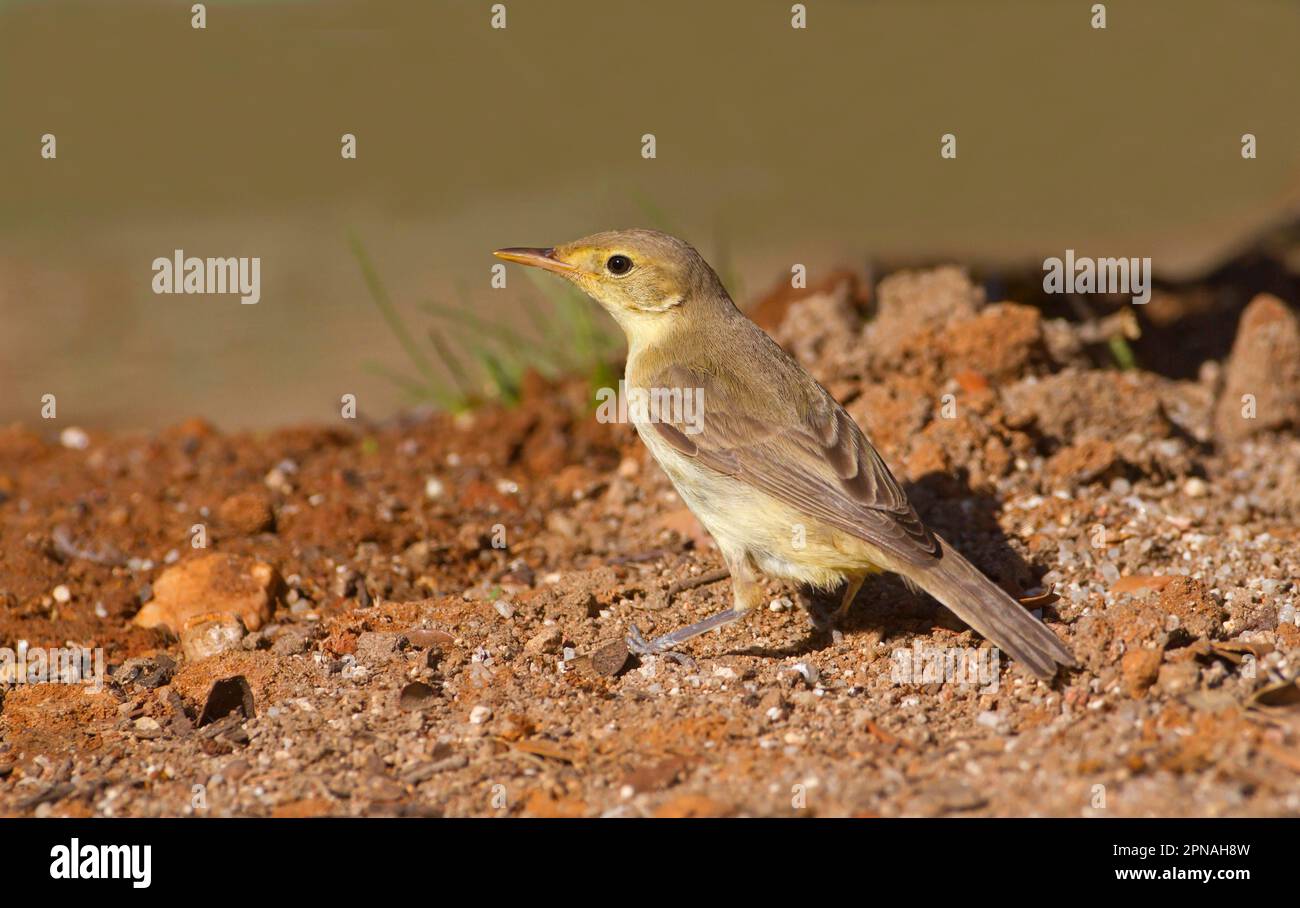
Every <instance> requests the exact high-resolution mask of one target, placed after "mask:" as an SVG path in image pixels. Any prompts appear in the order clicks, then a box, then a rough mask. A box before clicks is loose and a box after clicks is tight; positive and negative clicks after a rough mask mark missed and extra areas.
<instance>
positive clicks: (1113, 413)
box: [1004, 369, 1174, 444]
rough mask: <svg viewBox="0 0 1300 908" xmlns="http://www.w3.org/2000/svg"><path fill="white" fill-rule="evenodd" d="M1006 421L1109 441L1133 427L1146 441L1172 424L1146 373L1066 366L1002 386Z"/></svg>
mask: <svg viewBox="0 0 1300 908" xmlns="http://www.w3.org/2000/svg"><path fill="white" fill-rule="evenodd" d="M1004 404H1005V407H1006V418H1007V425H1009V426H1011V427H1012V428H1020V427H1023V426H1028V425H1037V427H1038V429H1039V430H1040V431H1041V432H1042V433H1043V434H1044V435H1047V436H1049V437H1051V438H1054V439H1056V440H1058V441H1060V442H1061V443H1063V444H1077V443H1078V442H1079V441H1080V440H1081V439H1084V438H1101V439H1106V440H1110V441H1114V440H1116V439H1120V438H1123V437H1124V436H1126V435H1128V434H1129V433H1138V434H1140V435H1141V436H1142V438H1144V439H1146V440H1147V442H1148V443H1149V441H1150V440H1151V439H1156V438H1169V437H1170V436H1171V435H1173V434H1174V426H1173V423H1172V422H1171V421H1170V419H1169V417H1168V415H1166V413H1165V410H1164V406H1163V404H1162V403H1161V400H1160V396H1159V395H1158V394H1157V393H1156V390H1155V388H1154V387H1153V382H1152V377H1151V376H1149V375H1145V374H1138V373H1134V372H1103V371H1099V370H1092V371H1087V372H1084V371H1079V370H1075V369H1067V370H1065V371H1063V372H1058V373H1056V374H1055V375H1049V376H1047V377H1046V378H1041V379H1038V378H1031V379H1027V380H1025V381H1022V382H1018V383H1017V384H1015V385H1012V386H1010V387H1008V388H1006V389H1005V391H1004Z"/></svg>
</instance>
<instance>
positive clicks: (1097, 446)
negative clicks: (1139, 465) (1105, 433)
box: [1046, 438, 1122, 484]
mask: <svg viewBox="0 0 1300 908" xmlns="http://www.w3.org/2000/svg"><path fill="white" fill-rule="evenodd" d="M1046 468H1047V472H1048V475H1050V476H1053V477H1055V478H1056V479H1058V480H1069V481H1071V482H1073V483H1078V484H1087V483H1090V482H1096V481H1098V480H1102V479H1108V478H1112V477H1113V476H1115V475H1118V473H1119V472H1120V471H1121V468H1122V462H1121V461H1120V458H1119V452H1118V451H1116V450H1115V445H1114V444H1112V443H1111V442H1109V441H1106V440H1104V439H1101V438H1089V439H1084V440H1083V441H1080V442H1079V443H1078V444H1073V445H1070V446H1069V447H1065V448H1061V449H1060V450H1059V451H1057V452H1056V453H1055V454H1053V455H1052V456H1051V457H1050V458H1049V459H1048V461H1047V464H1046Z"/></svg>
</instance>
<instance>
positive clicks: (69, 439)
mask: <svg viewBox="0 0 1300 908" xmlns="http://www.w3.org/2000/svg"><path fill="white" fill-rule="evenodd" d="M59 444H61V445H63V446H64V447H65V448H72V449H73V450H74V451H84V450H86V448H88V447H90V436H89V435H87V434H86V432H85V430H83V429H78V428H77V427H76V426H69V427H68V428H66V429H64V430H63V431H62V432H60V433H59Z"/></svg>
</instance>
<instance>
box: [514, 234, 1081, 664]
mask: <svg viewBox="0 0 1300 908" xmlns="http://www.w3.org/2000/svg"><path fill="white" fill-rule="evenodd" d="M494 255H496V256H497V257H498V258H501V259H504V260H506V261H508V262H517V263H519V264H522V265H531V266H533V267H537V268H542V269H544V270H546V271H551V272H554V273H555V274H558V275H560V276H561V277H563V278H565V279H566V280H569V281H571V282H572V283H574V284H575V285H577V286H578V287H579V288H580V289H581V290H583V291H584V292H585V293H587V294H588V295H589V296H591V297H592V298H593V299H594V300H595V301H596V302H597V303H599V304H600V305H601V306H602V307H603V308H604V309H605V310H606V311H607V312H609V314H610V315H612V316H613V317H614V320H615V321H617V322H618V324H619V325H620V327H622V329H623V331H624V333H625V334H626V335H627V342H628V356H627V369H626V375H625V381H626V387H627V388H629V389H639V390H640V391H641V393H642V394H643V395H646V396H653V395H654V394H655V393H656V392H662V396H661V397H660V398H659V399H660V400H665V401H667V400H670V399H676V396H677V395H679V394H682V393H689V394H694V395H697V399H698V400H699V401H700V402H701V403H702V413H701V414H698V415H699V416H700V418H698V419H696V420H693V421H691V422H689V423H688V422H687V421H686V420H685V419H683V418H682V417H681V415H680V414H674V413H673V412H672V410H673V409H674V408H672V407H666V408H662V407H661V408H659V412H654V413H651V414H650V416H651V417H652V418H647V415H646V413H645V412H641V413H640V414H639V416H638V415H636V408H633V409H631V410H629V414H630V416H631V420H630V421H632V422H633V423H634V425H635V426H636V430H637V433H638V434H639V435H640V437H641V440H642V441H643V442H644V443H645V445H646V447H647V448H649V449H650V453H651V454H653V455H654V458H655V460H656V461H658V463H659V466H660V467H661V468H663V471H664V472H665V473H666V474H667V475H668V478H669V479H670V480H672V483H673V485H674V486H675V487H676V489H677V492H678V494H679V495H680V496H681V498H682V500H683V501H684V502H685V503H686V505H687V506H688V507H689V508H690V509H691V511H692V512H693V513H694V514H695V516H696V517H697V518H699V521H700V523H701V524H703V526H704V528H705V529H706V530H708V532H709V533H710V534H711V535H712V536H713V539H714V540H715V541H716V542H717V545H718V549H719V550H720V552H721V554H722V557H723V559H724V560H725V562H726V564H727V567H728V569H729V570H730V573H731V581H732V606H731V608H729V609H727V610H726V611H723V612H720V613H718V614H716V615H713V616H711V617H709V618H706V619H705V620H703V621H700V622H698V623H696V624H692V625H690V626H688V627H683V628H681V629H679V630H676V631H673V632H672V633H669V634H665V635H663V636H661V637H657V638H655V639H653V640H650V641H648V642H647V641H646V640H644V639H643V638H642V637H641V635H640V633H639V632H638V631H637V630H636V627H635V625H634V626H633V627H632V628H631V631H630V634H629V637H628V645H629V648H630V649H631V650H632V651H633V652H637V653H639V654H642V655H644V654H649V653H663V654H667V655H680V654H677V653H675V651H674V650H675V647H678V646H680V645H681V644H682V643H683V642H685V641H687V640H689V639H691V638H692V637H695V636H697V635H699V634H702V633H705V632H706V631H709V630H713V629H714V628H718V627H722V626H724V625H726V624H729V623H730V622H733V621H735V620H737V619H739V618H742V617H743V616H744V615H746V614H747V613H748V612H749V611H750V610H751V609H753V608H754V606H756V605H758V604H759V603H760V602H761V601H762V599H763V588H762V586H761V585H760V582H759V580H760V576H761V575H762V574H767V575H769V576H775V577H782V578H786V579H789V580H792V581H795V582H796V583H798V584H800V585H802V586H803V587H804V588H806V589H812V590H816V591H823V592H824V591H831V590H836V589H842V590H843V593H842V596H841V597H840V606H839V610H838V611H837V612H836V614H835V617H836V618H837V619H838V618H840V617H842V615H843V614H844V613H845V612H846V611H847V610H848V608H849V606H850V605H851V604H852V602H853V599H854V597H855V596H856V595H857V593H858V590H859V589H860V588H861V586H862V583H863V581H864V579H865V578H866V577H867V576H869V575H871V574H874V573H878V572H881V571H890V572H893V573H895V574H898V575H900V576H901V577H902V578H903V579H904V581H905V582H907V584H908V585H909V586H910V587H912V588H913V589H915V588H917V587H919V588H920V589H922V590H925V591H926V592H928V593H929V594H930V595H932V596H934V597H935V598H936V599H938V600H939V601H940V602H941V603H943V604H944V605H945V606H947V607H948V608H949V609H951V610H952V611H953V612H954V613H955V614H956V615H957V616H958V617H959V618H961V619H962V620H963V621H965V622H966V623H967V624H969V625H970V626H971V627H973V628H974V629H975V630H977V631H979V632H980V633H981V634H983V635H984V636H985V637H987V638H988V639H989V640H991V641H993V642H994V643H995V644H997V645H998V646H999V647H1001V648H1002V650H1004V651H1005V652H1007V653H1009V654H1010V655H1011V656H1012V657H1013V658H1015V659H1017V660H1019V661H1020V662H1023V663H1024V664H1025V665H1026V666H1028V667H1029V669H1030V670H1031V671H1033V673H1034V674H1035V675H1037V676H1038V677H1040V678H1043V679H1049V678H1051V677H1053V676H1054V675H1055V673H1056V671H1057V666H1058V665H1065V666H1074V665H1076V664H1077V663H1076V662H1075V660H1074V657H1073V655H1071V653H1070V651H1069V650H1068V649H1067V648H1066V647H1065V645H1064V644H1063V643H1062V642H1061V641H1060V639H1059V638H1058V637H1057V636H1056V635H1055V634H1054V633H1053V632H1052V631H1050V630H1049V629H1048V628H1047V627H1045V626H1044V625H1043V624H1042V623H1041V622H1040V621H1038V620H1036V619H1035V618H1034V617H1033V616H1031V615H1030V614H1029V612H1028V611H1026V609H1025V608H1024V607H1023V606H1021V605H1020V604H1019V603H1018V602H1016V600H1015V599H1013V598H1011V596H1009V595H1008V594H1007V593H1005V592H1004V591H1003V590H1002V589H1000V588H999V587H998V586H996V585H995V584H994V583H993V582H992V581H990V580H989V579H988V578H987V577H985V576H984V575H983V574H982V573H980V571H979V569H978V568H976V567H975V566H974V565H972V564H971V563H970V562H969V561H967V560H966V559H965V558H963V557H962V556H961V555H960V554H959V553H958V552H956V551H955V550H954V549H953V548H952V547H951V546H949V545H948V543H947V542H945V541H944V540H943V539H942V538H941V537H940V536H939V535H938V534H936V533H934V532H932V531H931V530H929V529H928V528H927V527H926V526H925V524H924V523H922V522H921V518H920V517H918V516H917V513H916V511H915V510H914V509H913V508H912V505H911V504H910V503H909V502H908V500H907V496H906V495H905V494H904V493H903V490H902V488H900V487H899V485H898V482H897V481H896V480H895V479H894V477H893V474H891V473H890V471H889V467H887V466H886V465H885V462H884V461H883V460H882V459H881V457H880V455H879V454H877V453H876V449H875V448H874V447H872V445H871V442H870V441H868V440H867V436H866V435H865V434H864V433H863V431H862V430H861V429H860V428H859V427H858V425H857V424H856V423H855V422H854V421H853V418H852V417H850V416H849V414H848V413H847V412H846V411H845V410H844V408H843V407H841V406H840V405H839V403H837V402H836V401H835V399H834V398H832V397H831V396H830V394H828V393H827V392H826V390H825V389H824V388H823V387H822V386H821V385H819V384H818V383H817V381H816V380H815V379H813V377H812V376H811V375H809V374H808V373H807V372H806V371H805V370H804V369H803V367H802V366H800V365H799V364H798V363H797V362H796V361H795V360H794V359H793V358H792V357H791V356H790V355H789V354H788V353H786V352H785V351H784V350H783V349H781V347H780V346H778V345H777V343H776V342H775V341H773V340H772V339H771V338H770V337H768V336H767V334H766V333H764V332H763V330H762V329H761V328H759V327H758V326H757V325H755V324H754V323H753V322H752V321H750V320H749V319H748V318H747V317H746V316H745V315H744V313H742V312H741V311H740V310H739V309H738V308H736V305H735V303H733V302H732V300H731V297H730V296H729V295H728V294H727V291H726V289H725V288H724V287H723V286H722V282H721V281H720V280H719V279H718V276H717V274H716V273H715V272H714V271H713V269H712V268H710V267H709V265H708V263H707V262H705V261H704V259H703V258H702V257H701V256H700V254H699V253H698V252H696V251H695V249H694V248H692V247H691V246H690V245H689V244H687V243H685V242H683V241H681V240H678V239H675V238H674V237H671V236H668V235H667V234H663V233H659V232H658V231H654V230H641V229H636V230H617V231H609V232H605V233H597V234H594V235H592V236H588V237H583V238H582V239H580V240H575V241H573V242H571V243H566V244H564V245H562V246H554V247H550V248H509V249H498V250H497V251H496V252H495V253H494ZM642 409H643V410H644V408H642ZM664 409H667V410H669V412H667V413H665V412H663V410H664Z"/></svg>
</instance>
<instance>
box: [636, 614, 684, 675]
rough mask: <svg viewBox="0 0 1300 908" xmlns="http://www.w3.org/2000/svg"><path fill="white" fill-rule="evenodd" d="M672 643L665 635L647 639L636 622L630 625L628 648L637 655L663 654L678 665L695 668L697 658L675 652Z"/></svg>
mask: <svg viewBox="0 0 1300 908" xmlns="http://www.w3.org/2000/svg"><path fill="white" fill-rule="evenodd" d="M671 645H672V644H671V643H670V642H669V641H668V640H667V639H666V638H665V637H656V638H655V639H653V640H646V638H645V637H643V636H641V631H640V629H638V628H637V626H636V625H635V624H630V625H628V631H627V648H628V652H631V653H633V654H635V655H637V656H663V657H664V658H665V659H672V660H673V661H674V662H676V663H677V664H678V665H684V666H686V667H687V668H695V660H694V659H692V658H691V657H690V656H688V655H686V654H685V653H679V652H675V651H673V650H671V649H669V648H668V647H669V646H671Z"/></svg>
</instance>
